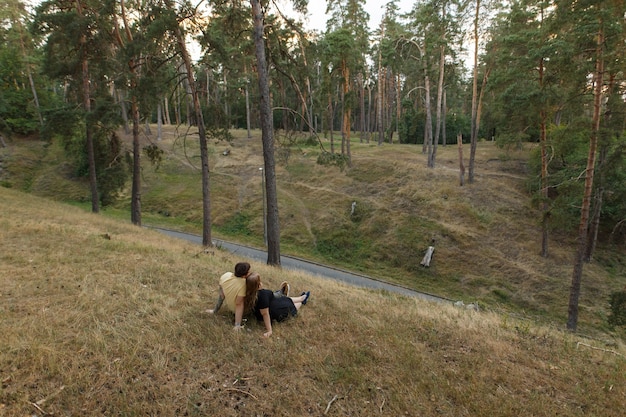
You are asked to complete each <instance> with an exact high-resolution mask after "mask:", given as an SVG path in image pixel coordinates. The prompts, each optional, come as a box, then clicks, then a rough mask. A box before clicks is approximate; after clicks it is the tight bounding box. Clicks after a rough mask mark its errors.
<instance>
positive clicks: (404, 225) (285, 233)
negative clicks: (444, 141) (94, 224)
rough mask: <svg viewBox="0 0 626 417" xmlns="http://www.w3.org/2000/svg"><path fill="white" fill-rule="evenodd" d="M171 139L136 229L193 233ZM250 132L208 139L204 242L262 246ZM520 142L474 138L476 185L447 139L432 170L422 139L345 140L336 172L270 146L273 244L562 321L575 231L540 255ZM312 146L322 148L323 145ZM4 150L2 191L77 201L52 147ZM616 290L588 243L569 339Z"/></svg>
mask: <svg viewBox="0 0 626 417" xmlns="http://www.w3.org/2000/svg"><path fill="white" fill-rule="evenodd" d="M153 133H154V129H153ZM183 133H184V132H182V131H176V130H175V129H173V128H171V127H168V128H167V129H166V131H165V134H164V136H163V140H162V141H160V142H158V145H159V147H160V148H161V149H162V150H163V151H164V155H163V160H162V161H161V163H160V165H159V168H158V169H155V167H154V166H152V165H151V164H150V162H149V161H148V159H147V158H146V157H145V155H144V157H143V172H142V185H143V190H142V210H143V223H144V224H147V225H159V226H165V227H171V228H175V229H179V230H183V231H187V232H192V233H196V234H200V233H201V224H200V221H201V219H202V213H201V201H200V200H201V187H200V175H199V171H198V170H197V167H198V166H199V152H198V146H197V136H195V135H193V134H191V135H190V136H188V137H187V138H186V139H185V137H184V136H183ZM191 133H193V132H191ZM253 133H254V134H253V138H252V139H247V138H246V137H245V132H244V131H234V132H233V134H234V135H235V139H234V141H233V142H232V143H231V144H228V143H226V142H216V141H210V169H211V205H212V223H213V234H214V236H215V237H220V238H225V239H228V240H234V241H239V242H243V243H247V244H250V245H253V246H257V247H262V246H263V243H262V240H263V238H262V237H263V216H262V207H263V206H262V192H261V190H262V187H261V172H260V171H259V168H260V167H262V166H263V162H262V152H261V143H260V139H259V135H258V132H253ZM125 139H126V140H130V138H129V137H126V138H125ZM144 139H145V138H144ZM151 139H152V141H155V137H154V136H152V138H151ZM280 140H282V139H281V138H279V141H280ZM155 142H156V141H155ZM14 143H15V144H16V145H17V141H15V142H14ZM145 143H146V144H147V143H148V141H147V140H146V142H145ZM336 146H338V144H336ZM530 146H531V145H527V146H526V148H525V149H521V150H511V151H508V152H507V151H504V150H502V149H498V148H497V147H496V146H495V145H494V143H491V142H481V143H480V144H479V146H478V152H477V155H476V181H475V183H474V184H472V185H466V186H464V187H460V186H459V185H458V149H457V146H456V144H455V145H449V146H446V147H443V146H440V147H439V149H438V153H437V164H436V167H435V169H428V168H426V161H425V155H424V154H422V152H421V146H414V145H398V144H394V145H389V144H385V145H383V146H377V145H375V144H374V143H372V144H367V143H359V140H358V137H357V136H356V135H354V137H353V140H352V160H353V165H352V167H350V168H346V169H345V170H343V171H341V170H339V169H338V168H337V167H327V166H320V165H317V164H316V159H317V156H318V154H319V152H320V149H319V147H318V146H316V145H305V144H303V143H302V142H301V143H299V144H298V145H296V146H291V147H290V148H287V147H282V146H281V147H279V148H278V149H277V152H276V155H277V161H278V167H277V184H278V193H279V206H280V211H279V213H280V223H281V224H280V227H281V252H282V253H283V254H291V255H296V256H301V257H304V258H308V259H313V260H317V261H320V262H323V263H329V264H332V265H336V266H339V267H344V268H347V269H350V270H354V271H358V272H361V273H365V274H368V275H371V276H374V277H376V278H380V279H384V280H387V281H391V282H395V283H397V284H400V285H403V286H406V287H409V288H413V289H416V290H420V291H425V292H429V293H433V294H437V295H441V296H444V297H447V298H450V299H454V300H463V301H464V302H466V303H469V302H474V301H478V302H479V304H481V305H482V306H483V308H484V309H488V310H490V311H498V312H504V313H515V314H516V315H518V316H523V317H532V319H533V320H541V321H544V322H546V323H556V326H558V327H563V325H564V323H565V320H566V316H567V302H568V298H569V284H570V281H571V273H572V255H573V253H574V250H575V249H574V245H573V243H574V240H573V236H574V235H575V233H576V227H577V225H576V224H575V223H573V224H572V225H571V228H568V229H566V230H555V231H552V232H551V235H550V248H549V249H550V256H549V258H547V259H544V258H542V257H540V256H539V251H540V230H539V222H540V217H541V214H540V212H539V211H538V210H537V208H536V207H535V206H533V204H532V203H531V200H532V198H531V196H530V195H529V194H528V192H527V182H528V175H529V174H528V169H527V163H528V159H529V154H530V152H531V150H530ZM324 147H325V148H326V149H327V150H329V149H330V146H329V142H328V141H327V140H324ZM225 150H229V151H230V153H229V155H228V156H225V155H223V151H225ZM336 150H337V149H336ZM5 152H6V153H7V154H11V155H10V156H9V157H7V158H6V159H7V160H6V161H5V166H7V170H10V171H11V172H12V174H11V176H10V177H9V179H8V180H7V181H9V182H11V185H12V186H13V188H15V189H25V190H27V191H29V192H31V193H34V194H37V195H42V196H45V197H50V198H55V199H60V200H65V201H68V200H74V201H75V200H81V199H82V200H84V201H86V202H87V203H85V204H84V207H85V208H86V209H89V208H90V205H89V203H88V201H89V195H88V187H86V186H85V184H84V183H83V184H79V183H77V182H76V181H74V180H71V179H69V175H68V174H70V173H71V172H70V171H68V169H67V167H65V166H64V165H61V164H60V161H62V160H63V156H62V153H61V150H60V147H59V146H58V144H52V145H50V146H46V147H42V146H41V144H40V143H38V142H33V143H26V144H25V145H22V144H20V145H19V146H15V147H14V148H13V149H11V150H7V151H5ZM468 152H469V149H465V163H466V164H467V156H468ZM353 202H355V203H356V209H355V212H354V213H353V214H351V208H352V203H353ZM128 207H129V196H128V191H126V192H125V194H124V195H122V196H121V200H120V203H119V204H118V205H117V206H116V207H109V208H107V209H106V210H104V214H105V215H106V216H112V217H115V218H118V219H121V220H123V221H128V219H129V217H130V215H129V208H128ZM432 239H434V240H435V247H436V249H435V254H434V258H433V262H432V264H431V267H430V268H424V267H422V266H421V265H420V261H421V260H422V257H423V255H424V252H425V251H426V248H427V247H428V246H429V245H430V244H431V240H432ZM624 285H626V256H625V255H624V252H623V250H621V251H619V250H616V249H615V248H611V247H606V246H603V245H600V247H599V249H598V251H597V252H596V256H595V259H594V262H592V263H591V264H588V265H585V270H584V278H583V288H582V294H581V300H580V308H581V313H580V320H579V330H580V331H581V332H582V333H584V334H587V335H592V336H594V337H604V335H605V334H607V333H610V332H611V330H610V329H609V328H608V327H607V325H606V317H607V313H608V299H609V294H610V293H611V292H613V291H617V290H620V289H622V288H623V287H624Z"/></svg>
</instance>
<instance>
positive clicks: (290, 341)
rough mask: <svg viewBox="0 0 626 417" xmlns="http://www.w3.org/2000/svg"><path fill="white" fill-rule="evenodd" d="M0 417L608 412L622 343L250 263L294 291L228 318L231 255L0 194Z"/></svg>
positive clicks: (619, 376) (624, 382)
mask: <svg viewBox="0 0 626 417" xmlns="http://www.w3.org/2000/svg"><path fill="white" fill-rule="evenodd" d="M0 212H1V213H2V217H1V218H0V245H1V248H2V251H1V252H0V335H1V337H0V383H1V386H0V415H2V416H7V417H13V416H26V415H29V416H44V415H55V416H86V415H94V416H95V415H110V416H113V415H116V416H136V415H160V416H182V415H188V416H218V415H219V416H293V415H312V416H321V415H329V416H357V415H358V416H441V415H443V416H476V415H480V416H515V417H517V416H521V415H532V416H555V415H562V416H581V417H582V416H602V417H618V416H623V412H624V409H625V407H626V358H625V355H626V347H625V346H624V345H623V344H622V343H620V342H613V343H612V344H609V345H607V344H606V343H602V342H600V341H598V340H588V339H585V338H583V337H580V336H577V335H572V334H567V333H561V332H559V331H556V330H554V329H551V328H547V327H543V326H540V325H538V324H536V323H533V322H531V321H521V320H517V319H515V318H512V317H508V316H505V315H498V314H495V313H491V312H474V311H468V310H465V309H459V308H455V307H453V306H449V305H439V304H431V303H428V302H424V301H421V300H418V299H412V298H406V297H402V296H398V295H395V294H388V293H380V292H373V291H369V290H364V289H359V288H354V287H349V286H345V285H342V284H338V283H334V282H331V281H328V280H322V279H317V278H314V277H311V276H308V275H305V274H302V273H296V272H289V271H284V270H280V269H275V268H271V267H268V266H266V265H263V264H253V268H254V269H255V270H258V271H259V272H260V273H261V275H262V277H263V278H264V281H265V283H266V284H267V286H269V287H273V286H276V285H278V283H279V282H281V281H282V280H285V279H286V280H288V281H290V283H291V285H292V288H293V289H294V290H295V291H298V290H302V289H310V290H311V291H312V294H313V296H312V298H311V301H310V303H309V304H308V305H307V306H305V307H303V309H302V310H301V314H300V315H299V317H297V318H296V319H294V320H292V321H290V322H287V323H281V324H278V325H276V327H275V331H274V336H273V337H272V338H271V339H264V338H262V336H261V335H262V326H260V325H258V324H257V323H255V322H249V323H248V324H247V326H246V331H244V332H241V333H235V332H233V330H232V317H231V316H230V315H228V314H226V313H224V314H220V315H218V316H216V317H208V316H207V315H205V314H203V313H202V312H203V310H204V309H205V308H207V307H208V306H210V304H211V303H212V302H213V300H214V298H215V295H216V284H217V279H218V277H219V275H220V274H221V273H223V272H224V271H226V270H230V269H231V268H232V266H233V265H234V263H235V262H237V261H238V259H237V258H235V257H234V256H232V255H231V254H228V253H224V252H221V251H219V250H210V251H208V252H204V251H202V250H201V248H200V247H198V246H196V245H193V244H190V243H187V242H184V241H179V240H172V239H170V238H167V237H166V236H164V235H162V234H159V233H157V232H154V231H151V230H143V229H138V228H137V227H134V226H132V225H130V224H127V223H125V222H116V221H113V220H110V219H107V218H105V217H103V216H100V215H93V214H88V213H85V212H83V211H81V210H79V209H75V208H73V207H69V206H66V205H63V204H60V203H56V202H51V201H49V200H45V199H41V198H37V197H34V196H31V195H27V194H22V193H20V192H17V191H13V190H8V189H4V188H0Z"/></svg>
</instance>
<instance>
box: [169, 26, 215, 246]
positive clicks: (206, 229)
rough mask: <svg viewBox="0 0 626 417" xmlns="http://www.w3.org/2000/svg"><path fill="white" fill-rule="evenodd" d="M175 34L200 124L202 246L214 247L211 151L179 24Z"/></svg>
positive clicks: (175, 28)
mask: <svg viewBox="0 0 626 417" xmlns="http://www.w3.org/2000/svg"><path fill="white" fill-rule="evenodd" d="M174 34H175V36H176V40H177V42H178V47H179V48H180V52H181V55H182V57H183V63H184V65H185V70H186V72H187V81H188V82H187V85H188V88H189V90H190V92H191V101H192V104H193V109H194V113H195V118H196V123H197V124H198V136H199V137H200V159H201V163H202V245H203V246H205V247H210V246H213V241H212V239H211V189H210V178H209V151H208V147H207V138H206V130H205V127H204V117H203V115H202V108H201V107H200V98H199V96H198V90H197V88H196V86H195V83H194V76H193V70H192V68H191V58H190V56H189V52H188V51H187V44H186V43H185V37H184V34H183V32H182V30H181V29H180V26H179V25H178V24H177V25H176V26H175V27H174Z"/></svg>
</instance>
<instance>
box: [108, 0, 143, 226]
mask: <svg viewBox="0 0 626 417" xmlns="http://www.w3.org/2000/svg"><path fill="white" fill-rule="evenodd" d="M120 9H121V16H122V21H123V22H124V29H125V33H126V40H127V41H128V42H132V41H133V35H132V32H131V31H130V26H129V24H128V19H127V17H126V5H125V4H124V0H120ZM114 24H115V35H116V39H117V42H118V45H119V47H120V48H122V47H124V41H123V40H122V35H121V33H120V28H119V24H118V22H117V20H115V21H114ZM128 70H129V72H130V76H131V80H130V91H131V94H132V96H131V100H130V114H131V119H132V123H133V179H132V190H131V200H130V219H131V222H132V223H133V224H134V225H137V226H141V147H140V145H139V105H138V100H137V61H136V59H135V58H130V59H129V61H128Z"/></svg>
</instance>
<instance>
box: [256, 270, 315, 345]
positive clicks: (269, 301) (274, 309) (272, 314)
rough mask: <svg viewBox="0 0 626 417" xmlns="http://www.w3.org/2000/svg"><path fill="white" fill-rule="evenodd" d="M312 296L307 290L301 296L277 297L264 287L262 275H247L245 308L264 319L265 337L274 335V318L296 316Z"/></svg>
mask: <svg viewBox="0 0 626 417" xmlns="http://www.w3.org/2000/svg"><path fill="white" fill-rule="evenodd" d="M310 296H311V292H310V291H306V292H303V293H302V294H301V295H300V296H299V297H284V296H282V297H277V296H276V294H275V293H274V292H273V291H270V290H266V289H264V288H262V284H261V276H260V275H259V274H258V273H256V272H253V273H251V274H250V275H248V276H247V277H246V301H245V306H246V308H245V310H246V311H247V312H248V311H251V312H252V313H254V316H255V317H256V318H257V320H259V321H263V323H264V324H265V330H266V332H265V333H263V336H265V337H270V336H271V335H272V321H273V320H276V321H278V322H280V321H284V320H286V319H288V318H289V317H295V316H296V315H297V314H298V310H299V309H300V307H301V306H303V305H305V304H306V303H307V301H308V300H309V297H310Z"/></svg>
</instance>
